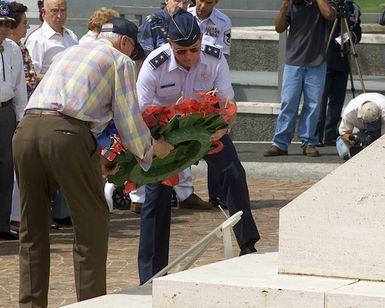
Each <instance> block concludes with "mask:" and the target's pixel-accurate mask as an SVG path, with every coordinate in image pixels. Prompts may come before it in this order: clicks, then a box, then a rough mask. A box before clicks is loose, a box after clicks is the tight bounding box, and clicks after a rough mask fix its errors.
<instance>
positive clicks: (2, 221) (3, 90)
mask: <svg viewBox="0 0 385 308" xmlns="http://www.w3.org/2000/svg"><path fill="white" fill-rule="evenodd" d="M14 22H15V19H14V18H13V15H12V7H11V5H10V4H9V3H8V2H3V1H1V2H0V58H1V59H0V239H3V240H17V239H18V234H17V232H15V231H13V230H11V227H10V214H11V207H12V190H13V183H14V177H13V160H12V136H13V133H14V131H15V128H16V125H17V123H18V122H19V121H20V120H21V118H22V117H23V114H24V107H25V106H26V104H27V101H28V98H27V87H26V84H25V78H24V67H23V57H22V54H21V51H20V48H19V46H18V45H17V44H16V43H15V42H13V41H12V40H10V39H8V38H7V37H9V34H10V32H11V27H12V24H13V23H14Z"/></svg>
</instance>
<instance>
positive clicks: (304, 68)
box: [264, 0, 336, 157]
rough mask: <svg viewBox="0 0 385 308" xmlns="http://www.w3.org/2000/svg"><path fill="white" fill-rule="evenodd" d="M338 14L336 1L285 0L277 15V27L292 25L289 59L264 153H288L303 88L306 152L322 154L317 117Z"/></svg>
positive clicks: (302, 136)
mask: <svg viewBox="0 0 385 308" xmlns="http://www.w3.org/2000/svg"><path fill="white" fill-rule="evenodd" d="M335 17H336V9H335V4H334V2H333V1H327V0H292V1H290V0H283V1H282V4H281V8H280V11H279V13H278V15H277V17H276V19H275V30H276V31H277V32H278V33H282V32H283V31H285V30H286V29H287V28H289V35H288V37H287V44H286V61H285V66H284V71H283V81H282V91H281V109H280V111H279V115H278V119H277V125H276V129H275V134H274V137H273V140H272V145H271V147H270V149H269V150H267V151H266V152H265V153H264V156H278V155H287V149H288V145H289V144H290V142H291V140H292V139H293V137H294V131H295V125H296V120H297V113H298V107H299V103H300V99H301V95H302V92H303V94H304V103H303V108H302V112H301V117H300V121H299V128H298V137H299V139H301V142H302V144H301V148H302V153H303V154H304V155H307V156H310V157H316V156H319V152H318V150H317V148H316V147H315V146H316V145H317V144H318V138H317V136H316V128H317V120H318V115H319V108H320V105H321V98H322V93H323V90H324V84H325V75H326V45H327V39H328V36H329V27H328V24H329V21H333V20H334V18H335Z"/></svg>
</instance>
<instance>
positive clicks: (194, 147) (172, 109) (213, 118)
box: [98, 90, 236, 193]
mask: <svg viewBox="0 0 385 308" xmlns="http://www.w3.org/2000/svg"><path fill="white" fill-rule="evenodd" d="M215 93H216V90H213V91H210V92H208V93H197V96H198V97H199V98H198V99H193V98H191V99H183V100H182V99H179V101H178V102H176V103H175V104H171V105H168V106H158V105H154V106H150V107H148V108H147V109H146V110H145V111H144V112H143V113H142V116H143V119H144V121H145V123H146V124H147V126H148V127H149V129H150V131H151V135H152V137H154V138H155V139H158V138H159V137H160V136H164V138H165V139H166V141H167V142H169V143H170V144H172V145H174V147H175V149H174V150H173V151H172V152H171V153H170V154H169V155H167V156H166V157H165V158H162V159H161V158H158V157H154V158H153V161H152V165H151V167H150V169H149V170H148V171H144V170H143V169H142V168H141V167H140V165H139V163H138V162H137V160H136V159H135V157H134V155H133V154H131V153H130V152H129V151H128V150H127V148H126V147H125V146H124V145H123V144H122V143H121V139H120V137H119V135H118V133H117V130H116V128H115V126H114V124H113V123H111V124H110V125H109V126H108V127H107V129H106V130H105V131H104V132H103V135H104V136H106V135H107V140H108V142H107V144H106V142H105V141H104V148H103V150H102V155H103V156H104V157H105V158H107V159H108V160H109V161H110V162H111V164H116V163H117V164H119V166H120V169H119V171H118V172H117V173H116V174H115V175H110V176H108V178H107V180H108V182H110V183H113V184H115V185H117V186H122V185H124V186H125V192H126V193H128V192H130V191H132V190H134V189H136V188H137V187H139V186H141V185H143V184H148V183H157V182H162V183H163V184H165V185H170V186H174V185H176V184H177V183H178V180H179V178H178V173H179V172H180V171H182V170H184V169H186V168H187V167H189V166H191V165H193V164H196V163H198V162H199V160H200V159H201V158H202V157H203V156H205V155H206V154H213V153H217V152H219V151H221V150H222V148H223V144H222V142H221V141H219V140H218V141H214V142H211V134H212V133H213V132H215V131H217V130H219V129H222V128H226V127H228V123H227V121H228V119H229V118H230V117H231V116H233V115H234V114H235V112H236V105H235V103H234V102H232V101H231V102H230V101H224V100H222V99H220V98H218V97H216V96H215ZM220 102H224V107H223V108H220V107H219V103H220ZM99 139H103V138H98V140H99ZM102 143H103V142H102Z"/></svg>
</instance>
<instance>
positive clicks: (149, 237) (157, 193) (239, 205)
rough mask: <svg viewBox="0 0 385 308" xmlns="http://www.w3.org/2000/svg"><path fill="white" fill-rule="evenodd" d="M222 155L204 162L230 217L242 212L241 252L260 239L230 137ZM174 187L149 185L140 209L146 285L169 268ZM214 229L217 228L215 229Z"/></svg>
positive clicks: (142, 279) (141, 271)
mask: <svg viewBox="0 0 385 308" xmlns="http://www.w3.org/2000/svg"><path fill="white" fill-rule="evenodd" d="M221 141H222V142H223V144H224V148H223V150H222V151H220V152H218V153H216V154H213V155H206V156H205V157H204V159H205V160H206V162H207V164H208V165H209V166H210V167H211V169H212V172H215V173H216V174H215V176H216V177H217V179H218V183H220V186H221V191H222V192H223V195H224V196H225V198H226V200H225V202H226V205H227V208H228V209H229V212H230V215H233V214H235V213H236V212H238V211H240V210H242V211H243V215H242V219H241V220H240V221H239V222H238V223H237V224H236V225H235V226H234V233H235V236H236V239H237V241H238V245H239V247H240V248H241V249H244V248H245V247H248V246H252V245H254V244H255V243H256V242H257V241H258V240H259V238H260V236H259V233H258V229H257V226H256V224H255V222H254V218H253V216H252V213H251V210H250V200H249V191H248V187H247V182H246V173H245V170H244V169H243V167H242V165H241V163H240V161H239V159H238V155H237V152H236V150H235V147H234V145H233V143H232V141H231V139H230V137H229V136H228V135H225V136H224V137H222V139H221ZM171 194H172V187H170V186H165V185H162V184H160V183H156V184H148V185H146V198H145V202H144V204H143V207H142V209H141V221H140V242H139V254H138V265H139V277H140V283H141V284H143V283H145V282H146V281H147V280H149V279H150V278H151V277H152V276H154V275H155V274H156V273H157V272H159V271H160V270H161V269H163V268H164V267H165V266H167V264H168V250H169V241H170V221H171V218H170V217H171V210H170V199H171ZM213 227H214V226H213Z"/></svg>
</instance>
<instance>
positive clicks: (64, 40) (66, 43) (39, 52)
mask: <svg viewBox="0 0 385 308" xmlns="http://www.w3.org/2000/svg"><path fill="white" fill-rule="evenodd" d="M76 44H78V38H77V36H76V34H75V33H73V32H72V31H71V30H69V29H67V28H64V29H63V35H62V34H61V33H58V32H56V31H55V30H54V29H52V28H51V27H50V26H49V25H48V24H47V23H46V22H43V24H42V26H41V27H40V28H38V29H36V30H35V31H34V32H32V33H31V35H30V36H29V37H28V38H27V40H26V42H25V46H26V47H27V49H28V51H29V54H30V55H31V58H32V64H33V66H34V67H35V70H36V72H37V73H38V74H45V73H46V72H47V71H48V68H49V66H50V65H51V63H52V62H53V59H54V57H55V56H56V55H58V54H59V53H60V52H62V51H64V50H65V49H66V48H68V47H70V46H73V45H76Z"/></svg>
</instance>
